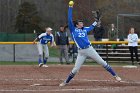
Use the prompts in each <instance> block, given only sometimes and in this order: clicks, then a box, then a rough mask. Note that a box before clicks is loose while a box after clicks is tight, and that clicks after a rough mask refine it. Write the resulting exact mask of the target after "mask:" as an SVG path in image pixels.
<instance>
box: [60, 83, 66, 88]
mask: <svg viewBox="0 0 140 93" xmlns="http://www.w3.org/2000/svg"><path fill="white" fill-rule="evenodd" d="M66 85H67V83H66V82H62V83H61V84H60V85H59V86H60V87H63V86H66Z"/></svg>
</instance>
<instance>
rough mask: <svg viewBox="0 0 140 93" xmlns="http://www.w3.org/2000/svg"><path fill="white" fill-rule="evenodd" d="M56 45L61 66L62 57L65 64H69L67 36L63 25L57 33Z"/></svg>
mask: <svg viewBox="0 0 140 93" xmlns="http://www.w3.org/2000/svg"><path fill="white" fill-rule="evenodd" d="M56 45H57V46H58V47H59V52H60V57H59V59H60V63H61V64H63V56H64V58H65V60H66V63H67V64H70V63H69V60H68V45H69V40H68V34H67V32H66V30H65V27H64V26H63V25H61V26H60V30H59V31H58V32H57V35H56Z"/></svg>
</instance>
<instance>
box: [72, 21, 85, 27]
mask: <svg viewBox="0 0 140 93" xmlns="http://www.w3.org/2000/svg"><path fill="white" fill-rule="evenodd" d="M79 22H83V20H75V21H73V23H74V26H75V27H76V25H78V23H79Z"/></svg>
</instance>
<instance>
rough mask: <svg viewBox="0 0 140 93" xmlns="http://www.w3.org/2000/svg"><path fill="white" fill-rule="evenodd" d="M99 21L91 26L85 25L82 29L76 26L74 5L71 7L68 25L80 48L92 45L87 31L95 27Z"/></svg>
mask: <svg viewBox="0 0 140 93" xmlns="http://www.w3.org/2000/svg"><path fill="white" fill-rule="evenodd" d="M96 24H97V22H94V23H93V24H92V25H91V26H89V27H83V28H82V29H79V28H76V27H75V26H74V24H73V21H72V7H69V11H68V25H69V29H70V32H71V35H72V38H73V40H74V41H75V43H76V45H77V47H78V48H80V49H84V48H87V47H88V46H90V45H91V44H90V41H89V39H88V35H87V33H88V32H89V31H91V30H93V29H94V27H95V25H96Z"/></svg>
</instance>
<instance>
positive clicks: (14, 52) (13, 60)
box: [13, 44, 16, 62]
mask: <svg viewBox="0 0 140 93" xmlns="http://www.w3.org/2000/svg"><path fill="white" fill-rule="evenodd" d="M15 56H16V54H15V44H13V62H15Z"/></svg>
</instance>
